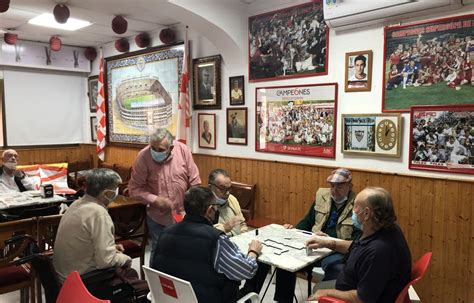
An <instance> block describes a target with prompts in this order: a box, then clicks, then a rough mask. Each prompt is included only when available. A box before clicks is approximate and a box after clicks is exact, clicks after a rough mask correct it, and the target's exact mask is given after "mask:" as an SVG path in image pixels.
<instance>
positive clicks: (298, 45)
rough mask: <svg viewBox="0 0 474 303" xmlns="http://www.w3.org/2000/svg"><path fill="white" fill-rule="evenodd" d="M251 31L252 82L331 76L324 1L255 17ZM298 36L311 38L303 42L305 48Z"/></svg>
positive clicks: (250, 77)
mask: <svg viewBox="0 0 474 303" xmlns="http://www.w3.org/2000/svg"><path fill="white" fill-rule="evenodd" d="M303 22H305V24H307V25H308V26H302V25H301V24H302V23H303ZM298 24H300V25H298ZM248 28H249V33H248V36H249V58H248V62H249V81H250V82H257V81H268V80H282V79H286V78H296V77H313V76H322V75H327V74H328V53H329V28H328V26H327V25H326V23H325V21H324V17H323V0H314V1H311V2H308V3H304V4H301V5H297V6H292V7H287V8H284V9H281V10H277V11H272V12H268V13H264V14H261V15H257V16H251V17H249V25H248ZM297 36H298V37H308V38H307V39H302V40H304V41H305V45H302V42H299V41H302V40H299V39H298V38H296V37H297Z"/></svg>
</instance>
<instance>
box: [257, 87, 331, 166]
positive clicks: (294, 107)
mask: <svg viewBox="0 0 474 303" xmlns="http://www.w3.org/2000/svg"><path fill="white" fill-rule="evenodd" d="M255 94H256V111H255V112H256V118H255V123H256V127H255V129H256V136H255V138H256V139H255V140H256V142H255V150H256V151H259V152H271V153H283V154H293V155H305V156H315V157H324V158H334V157H335V152H336V147H335V146H336V118H337V83H324V84H312V85H296V86H276V87H257V88H256V89H255Z"/></svg>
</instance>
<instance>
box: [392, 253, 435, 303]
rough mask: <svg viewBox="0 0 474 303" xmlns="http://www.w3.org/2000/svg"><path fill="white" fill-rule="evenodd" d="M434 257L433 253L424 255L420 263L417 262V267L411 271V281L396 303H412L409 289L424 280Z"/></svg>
mask: <svg viewBox="0 0 474 303" xmlns="http://www.w3.org/2000/svg"><path fill="white" fill-rule="evenodd" d="M432 255H433V253H432V252H427V253H426V254H424V255H423V256H422V257H421V258H420V259H419V260H418V261H416V263H415V265H414V266H413V268H412V269H411V281H410V282H409V283H408V284H407V285H406V286H405V287H404V288H403V289H402V291H401V292H400V294H399V295H398V297H397V300H395V303H410V302H411V301H410V297H409V296H408V289H409V288H410V286H412V285H413V284H415V283H417V282H418V281H420V280H421V278H423V276H424V274H425V272H426V269H427V268H428V265H429V264H430V260H431V256H432Z"/></svg>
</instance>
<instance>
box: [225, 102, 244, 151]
mask: <svg viewBox="0 0 474 303" xmlns="http://www.w3.org/2000/svg"><path fill="white" fill-rule="evenodd" d="M227 144H237V145H247V108H246V107H239V108H237V107H236V108H227Z"/></svg>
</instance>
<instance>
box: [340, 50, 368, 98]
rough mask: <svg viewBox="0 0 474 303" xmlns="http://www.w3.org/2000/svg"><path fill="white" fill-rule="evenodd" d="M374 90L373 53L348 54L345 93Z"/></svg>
mask: <svg viewBox="0 0 474 303" xmlns="http://www.w3.org/2000/svg"><path fill="white" fill-rule="evenodd" d="M371 88H372V51H371V50H365V51H359V52H351V53H346V77H345V81H344V91H346V92H363V91H370V90H371Z"/></svg>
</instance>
